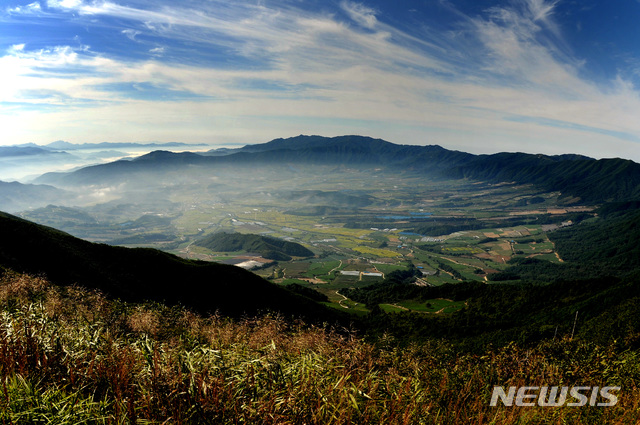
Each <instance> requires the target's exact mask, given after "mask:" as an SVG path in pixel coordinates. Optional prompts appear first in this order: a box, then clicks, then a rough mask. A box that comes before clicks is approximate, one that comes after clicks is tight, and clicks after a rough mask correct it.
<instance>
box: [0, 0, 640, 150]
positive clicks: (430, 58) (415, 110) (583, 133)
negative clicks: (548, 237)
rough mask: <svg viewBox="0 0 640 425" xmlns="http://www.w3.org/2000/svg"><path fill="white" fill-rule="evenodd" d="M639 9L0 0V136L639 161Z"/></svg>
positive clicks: (531, 3)
mask: <svg viewBox="0 0 640 425" xmlns="http://www.w3.org/2000/svg"><path fill="white" fill-rule="evenodd" d="M639 12H640V2H636V1H632V2H597V1H595V0H591V1H585V2H580V3H578V4H576V3H575V2H570V1H567V0H554V1H546V0H510V1H487V0H480V1H471V0H438V1H435V0H434V1H426V2H421V3H420V4H417V2H411V1H400V2H398V1H389V0H375V1H363V2H354V1H349V0H341V1H331V2H323V1H316V0H310V1H305V2H294V1H291V0H264V1H262V0H256V1H244V0H242V1H234V2H229V1H222V0H208V1H204V0H187V1H183V2H179V3H176V2H171V1H168V0H160V1H153V2H152V1H149V0H131V1H127V2H123V1H120V0H113V1H88V0H38V1H32V0H27V1H16V0H9V1H7V2H4V3H3V6H2V9H0V27H1V28H2V36H1V37H0V77H1V78H0V125H1V126H2V129H3V131H2V137H1V138H0V145H14V144H22V143H36V144H47V143H50V142H52V141H54V140H59V139H62V140H66V141H68V142H72V143H99V142H144V141H154V142H157V143H163V142H184V143H206V144H210V145H212V146H215V145H221V146H223V145H224V146H230V145H236V144H253V143H262V142H266V141H269V140H271V139H274V138H278V137H289V136H293V135H297V134H320V135H324V136H336V135H342V134H361V135H368V136H371V137H376V138H382V139H385V140H388V141H390V142H393V143H399V144H417V145H427V144H438V145H441V146H443V147H446V148H448V149H456V150H462V151H466V152H471V153H494V152H499V151H520V152H531V153H545V154H561V153H579V154H584V155H588V156H591V157H595V158H602V157H623V158H630V159H633V160H635V161H640V149H639V147H640V120H638V119H637V111H638V110H640V91H639V90H638V88H637V86H638V84H639V83H640V72H639V70H640V66H639V65H640V52H639V51H638V46H640V43H639V41H640V40H639V38H640V37H639V36H640V29H638V26H637V22H636V19H635V18H636V17H637V16H639V15H638V13H639Z"/></svg>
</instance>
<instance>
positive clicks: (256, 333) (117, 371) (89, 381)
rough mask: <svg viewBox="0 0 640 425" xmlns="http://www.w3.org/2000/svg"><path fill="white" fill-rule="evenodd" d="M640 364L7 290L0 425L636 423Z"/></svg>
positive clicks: (25, 283)
mask: <svg viewBox="0 0 640 425" xmlns="http://www.w3.org/2000/svg"><path fill="white" fill-rule="evenodd" d="M635 338H640V335H636V336H635ZM639 365H640V355H639V353H638V351H636V350H630V349H622V348H619V346H618V345H615V344H612V345H610V346H598V345H594V344H593V343H589V342H585V341H580V340H578V339H575V340H568V339H562V340H557V341H546V342H542V343H540V344H539V345H537V346H534V347H526V348H524V347H519V346H518V345H517V344H512V345H510V346H508V347H505V348H500V349H493V350H490V351H488V352H486V353H484V354H483V355H481V356H480V355H472V354H465V353H461V352H456V351H455V350H453V349H452V348H451V346H450V345H448V344H447V343H446V342H444V341H432V342H430V343H428V344H424V345H409V346H405V347H399V346H398V345H397V343H396V342H395V341H394V339H393V337H391V336H389V335H383V336H382V337H380V338H379V339H377V340H376V341H375V342H373V343H369V342H365V341H364V340H363V339H361V338H360V337H358V335H356V334H354V333H353V332H350V331H348V330H344V329H330V328H324V327H314V326H309V325H305V324H304V323H301V322H299V321H295V320H284V319H283V318H279V317H274V316H269V315H266V316H263V317H259V318H247V319H245V320H241V321H232V320H228V319H225V318H223V317H219V316H211V317H200V316H196V315H194V314H192V313H190V312H189V311H187V310H184V309H180V308H168V307H165V306H162V305H158V304H149V305H131V304H124V303H122V302H119V301H117V300H107V299H105V298H104V297H103V296H102V295H100V294H99V293H96V292H89V291H86V290H83V289H80V288H76V287H69V288H58V287H53V286H51V285H50V284H49V283H48V282H47V281H46V280H44V279H42V278H34V277H29V276H24V275H16V274H10V275H6V276H5V277H4V278H3V279H2V280H1V281H0V422H1V423H40V422H42V423H59V424H72V423H73V424H80V423H87V424H94V423H96V424H97V423H100V424H102V423H105V424H134V423H148V424H162V423H175V424H255V423H260V424H305V423H306V424H336V425H337V424H353V423H358V424H381V423H384V424H391V425H393V424H459V423H474V424H497V423H500V424H528V423H545V424H547V423H548V424H562V423H581V424H601V423H613V424H628V423H637V422H638V421H639V420H640V399H639V398H638V397H637V394H638V384H639V383H640V366H639ZM494 385H501V386H509V385H517V386H525V385H526V386H541V385H568V386H572V385H592V386H595V385H600V386H602V385H619V386H621V387H622V390H621V393H620V394H619V395H620V401H619V402H618V404H617V405H616V406H614V407H608V408H589V407H586V408H570V407H563V408H543V407H539V406H535V407H504V406H498V407H491V406H489V400H490V397H491V392H492V388H493V386H494Z"/></svg>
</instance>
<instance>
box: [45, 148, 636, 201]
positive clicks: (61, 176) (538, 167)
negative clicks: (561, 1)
mask: <svg viewBox="0 0 640 425" xmlns="http://www.w3.org/2000/svg"><path fill="white" fill-rule="evenodd" d="M286 163H291V164H299V165H344V166H348V167H372V166H375V167H376V168H378V167H380V168H385V169H387V170H390V171H393V172H406V173H415V174H418V175H424V176H425V177H428V178H433V179H470V180H477V181H488V182H492V183H499V182H513V183H518V184H533V185H536V186H539V187H540V188H542V189H544V190H548V191H558V192H561V193H562V196H563V199H565V200H566V201H567V202H571V201H572V200H573V201H580V202H586V203H599V202H605V201H625V200H630V199H636V198H640V164H637V163H635V162H633V161H630V160H624V159H618V158H614V159H601V160H596V159H593V158H589V157H585V156H581V155H575V154H566V155H556V156H550V155H541V154H538V155H534V154H525V153H498V154H493V155H474V154H470V153H465V152H459V151H453V150H448V149H445V148H443V147H441V146H438V145H429V146H414V145H397V144H394V143H390V142H387V141H384V140H381V139H373V138H370V137H364V136H339V137H332V138H328V137H322V136H302V135H301V136H297V137H292V138H288V139H275V140H272V141H270V142H267V143H263V144H258V145H247V146H244V147H242V148H239V149H225V150H224V152H217V151H210V152H208V153H205V154H196V153H192V152H184V153H172V152H168V151H154V152H151V153H149V154H147V155H143V156H141V157H138V158H136V159H134V160H132V161H117V162H114V163H109V164H103V165H99V166H94V167H86V168H84V169H81V170H78V171H76V172H74V173H51V174H45V175H43V176H41V177H40V178H39V179H37V180H36V182H41V183H49V184H54V185H56V184H59V185H73V184H80V183H82V182H84V183H85V184H99V183H104V182H106V181H114V180H115V181H117V180H118V179H124V178H126V177H127V176H134V175H136V174H139V173H156V174H157V173H161V172H163V171H164V170H180V169H185V170H186V169H188V168H189V167H201V168H202V169H203V170H206V169H207V168H208V167H214V168H215V167H216V166H241V165H243V166H252V167H255V166H261V165H282V164H286Z"/></svg>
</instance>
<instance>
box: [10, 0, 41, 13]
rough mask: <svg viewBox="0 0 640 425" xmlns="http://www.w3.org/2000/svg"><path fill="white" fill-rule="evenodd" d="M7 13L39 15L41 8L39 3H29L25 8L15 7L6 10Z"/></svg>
mask: <svg viewBox="0 0 640 425" xmlns="http://www.w3.org/2000/svg"><path fill="white" fill-rule="evenodd" d="M7 11H8V12H9V13H15V14H21V15H22V14H37V13H40V12H41V11H42V8H41V7H40V3H38V2H33V3H30V4H28V5H26V6H16V7H13V8H8V9H7Z"/></svg>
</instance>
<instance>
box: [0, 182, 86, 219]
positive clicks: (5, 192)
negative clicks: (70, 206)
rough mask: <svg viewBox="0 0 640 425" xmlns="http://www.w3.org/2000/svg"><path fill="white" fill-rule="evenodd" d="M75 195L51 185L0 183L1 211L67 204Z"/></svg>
mask: <svg viewBox="0 0 640 425" xmlns="http://www.w3.org/2000/svg"><path fill="white" fill-rule="evenodd" d="M74 197H75V195H73V194H72V193H70V192H68V191H65V190H62V189H58V188H56V187H53V186H50V185H43V184H38V185H36V184H23V183H19V182H3V181H0V210H2V211H10V212H16V211H20V210H25V209H28V208H37V207H42V206H45V205H47V204H49V203H53V202H67V201H69V200H73V198H74Z"/></svg>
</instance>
